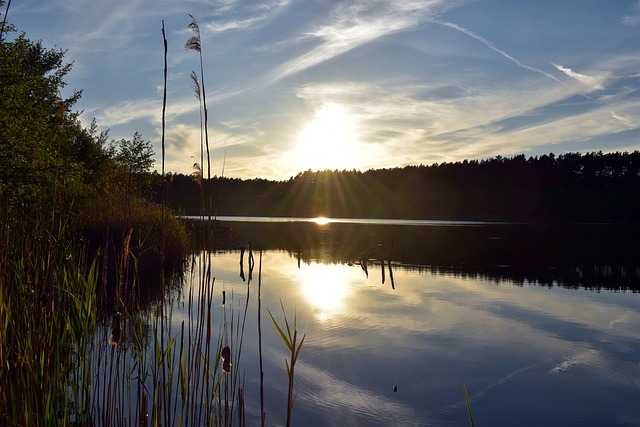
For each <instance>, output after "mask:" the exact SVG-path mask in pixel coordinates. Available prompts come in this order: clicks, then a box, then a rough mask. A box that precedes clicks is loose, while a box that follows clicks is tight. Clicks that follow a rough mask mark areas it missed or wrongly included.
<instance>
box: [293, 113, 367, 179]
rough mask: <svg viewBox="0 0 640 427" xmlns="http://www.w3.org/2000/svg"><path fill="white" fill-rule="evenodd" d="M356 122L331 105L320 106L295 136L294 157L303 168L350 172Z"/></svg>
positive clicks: (353, 154) (354, 147) (354, 150)
mask: <svg viewBox="0 0 640 427" xmlns="http://www.w3.org/2000/svg"><path fill="white" fill-rule="evenodd" d="M356 124H357V123H356V119H355V118H354V117H353V116H352V115H351V114H350V113H349V111H348V110H347V109H346V108H344V107H342V106H340V105H338V104H335V103H327V104H324V105H323V106H322V107H321V108H320V109H319V110H317V111H316V113H315V117H314V119H313V121H311V122H310V123H308V124H307V125H306V126H305V127H303V128H302V130H301V131H300V133H299V134H298V137H297V147H296V152H297V153H296V154H297V157H298V161H299V162H300V164H301V166H302V167H303V168H304V169H312V170H324V169H352V168H353V167H354V166H353V160H354V159H355V155H356V144H357V143H358V134H357V126H356Z"/></svg>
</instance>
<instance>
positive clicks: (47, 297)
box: [0, 1, 187, 425]
mask: <svg viewBox="0 0 640 427" xmlns="http://www.w3.org/2000/svg"><path fill="white" fill-rule="evenodd" d="M3 3H4V2H2V1H0V6H2V5H3ZM7 9H8V7H7ZM5 18H6V16H5ZM64 55H65V52H64V51H63V50H59V49H48V48H46V47H45V46H44V45H43V43H42V42H41V41H32V40H29V39H28V38H27V37H26V35H25V34H18V33H16V31H15V29H14V28H13V27H12V25H11V24H10V23H8V22H5V21H4V20H3V24H2V32H1V33H0V64H2V65H1V66H0V242H1V243H0V389H2V393H0V424H2V425H59V424H60V423H63V424H64V423H70V422H71V423H72V422H76V423H78V424H82V423H84V422H88V420H89V418H85V417H88V416H89V406H88V405H89V400H88V399H87V396H88V393H90V388H91V387H90V384H91V382H90V381H91V378H90V375H91V369H90V368H89V366H90V364H91V361H90V360H87V359H86V358H87V357H88V355H90V352H89V351H88V348H89V346H90V345H92V342H93V341H92V340H93V338H94V334H95V331H96V325H97V322H98V320H99V316H100V315H101V314H102V309H103V308H104V306H103V304H104V303H105V302H106V299H105V298H103V297H104V295H105V294H106V293H107V281H111V280H112V278H111V277H110V276H114V278H115V279H116V281H117V282H118V283H119V284H120V285H126V286H132V285H133V284H135V283H139V281H140V280H141V277H142V273H143V272H153V273H154V274H155V275H156V277H159V276H160V275H161V272H162V271H163V270H165V271H168V270H169V269H172V268H175V267H177V266H179V265H181V263H182V261H183V259H184V257H185V255H186V249H187V236H186V232H185V229H184V226H183V225H182V224H181V223H179V221H178V220H177V219H176V218H175V217H174V216H171V215H168V216H167V217H166V218H163V215H162V208H161V206H159V205H158V204H157V203H155V202H153V201H152V200H151V197H150V195H149V191H150V185H151V184H152V181H154V180H155V181H160V177H159V176H158V175H157V174H153V173H151V169H152V166H153V161H152V156H153V150H152V147H151V143H150V142H149V141H145V140H144V139H143V138H142V135H140V134H134V135H133V138H132V139H131V140H129V139H121V140H119V141H115V140H111V141H109V138H108V134H107V132H100V131H98V127H97V124H96V123H95V122H93V123H92V124H91V125H90V126H89V127H88V128H87V127H85V126H83V124H82V123H81V121H80V118H79V115H80V113H79V112H78V111H75V110H74V105H75V104H76V102H77V101H78V100H79V99H80V96H81V91H79V90H72V91H67V90H66V89H65V77H66V76H67V74H68V73H69V72H70V71H71V64H69V63H66V62H65V59H64ZM63 93H67V95H66V96H64V95H63ZM163 236H164V237H165V238H162V237H163ZM165 242H169V243H168V244H165ZM155 283H156V285H155V286H156V287H157V288H160V284H161V283H162V281H160V280H157V281H156V282H155ZM83 425H84V424H83Z"/></svg>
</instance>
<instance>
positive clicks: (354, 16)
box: [268, 0, 445, 81]
mask: <svg viewBox="0 0 640 427" xmlns="http://www.w3.org/2000/svg"><path fill="white" fill-rule="evenodd" d="M444 3H445V2H444V1H443V0H423V1H411V2H408V1H407V2H398V3H393V4H390V3H389V2H387V1H380V0H378V1H371V2H349V3H340V4H339V5H338V6H337V7H336V8H335V9H334V10H333V12H332V13H331V14H330V16H329V17H328V18H327V23H326V24H323V25H320V26H318V27H317V28H315V29H312V30H310V31H308V32H306V33H305V35H304V36H303V37H301V38H300V39H299V41H300V42H306V41H315V42H319V45H318V46H316V47H315V48H313V49H312V50H310V51H309V52H307V53H305V54H303V55H301V56H298V57H296V58H294V59H292V60H290V61H287V62H285V63H284V64H282V65H281V66H279V67H277V68H276V69H275V70H274V71H273V73H272V74H271V76H270V77H269V78H268V80H269V81H277V80H280V79H282V78H284V77H287V76H290V75H292V74H295V73H298V72H300V71H303V70H306V69H308V68H310V67H313V66H315V65H318V64H320V63H322V62H324V61H327V60H329V59H331V58H334V57H336V56H338V55H341V54H343V53H345V52H348V51H350V50H352V49H354V48H356V47H358V46H362V45H364V44H366V43H368V42H371V41H373V40H375V39H378V38H380V37H383V36H385V35H388V34H392V33H396V32H398V31H403V30H406V29H409V28H412V27H414V26H416V25H417V24H418V23H420V22H421V21H422V20H424V19H425V18H426V17H429V16H433V15H435V13H437V12H438V11H440V10H441V9H442V8H443V5H444Z"/></svg>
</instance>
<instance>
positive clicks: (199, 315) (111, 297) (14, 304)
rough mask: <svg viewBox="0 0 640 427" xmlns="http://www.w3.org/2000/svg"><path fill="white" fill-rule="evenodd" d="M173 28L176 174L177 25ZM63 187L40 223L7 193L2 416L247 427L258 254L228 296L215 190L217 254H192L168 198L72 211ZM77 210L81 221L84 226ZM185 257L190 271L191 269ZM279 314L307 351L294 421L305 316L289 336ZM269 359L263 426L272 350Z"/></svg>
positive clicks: (9, 419)
mask: <svg viewBox="0 0 640 427" xmlns="http://www.w3.org/2000/svg"><path fill="white" fill-rule="evenodd" d="M189 28H191V29H192V30H193V31H194V32H195V34H196V35H195V36H194V37H192V38H190V39H189V42H188V45H187V47H188V49H191V50H195V51H197V52H198V53H199V54H200V83H198V79H197V78H196V79H194V82H195V83H196V84H198V88H199V89H198V93H199V94H201V98H200V96H198V99H199V101H200V102H201V103H202V104H201V105H202V107H201V108H202V110H201V111H202V113H203V116H202V117H203V119H202V118H201V122H202V126H203V127H204V141H205V143H206V144H205V145H206V157H207V174H208V178H209V179H208V183H210V182H211V179H210V174H211V172H210V168H211V166H210V155H209V138H208V131H207V120H208V115H207V106H206V96H205V88H204V69H203V65H202V51H201V45H200V33H199V28H198V26H197V23H196V22H195V19H193V17H192V22H191V24H190V25H189ZM162 30H163V31H162V32H163V40H164V42H165V43H164V45H165V98H164V99H163V126H162V129H163V136H162V141H163V144H162V145H163V150H162V158H163V165H162V170H163V177H162V178H163V180H164V156H165V153H164V128H165V123H164V110H165V107H166V56H167V44H166V38H165V35H164V23H163V28H162ZM205 145H203V144H201V150H202V149H204V146H205ZM203 162H204V153H203V152H201V164H202V163H203ZM202 178H203V177H202V173H201V175H200V181H201V182H203V181H204V180H203V179H202ZM54 180H55V181H56V182H57V181H58V176H57V175H56V177H55V179H54ZM63 182H64V180H63ZM62 187H63V188H62V190H61V191H60V193H55V194H54V195H53V200H52V203H51V211H50V212H46V211H45V212H44V213H43V212H40V213H38V214H37V215H34V219H31V218H27V219H25V218H24V216H23V215H20V213H19V212H18V211H17V210H15V206H14V205H13V204H12V203H13V202H8V201H7V200H8V199H7V200H4V199H3V200H1V201H0V202H1V203H0V214H2V218H4V219H3V220H2V222H1V223H0V227H1V228H0V243H1V244H0V390H2V393H0V425H7V426H13V425H16V426H22V425H25V426H26V425H29V426H32V425H33V426H54V425H56V426H57V425H75V426H151V425H152V426H187V425H197V426H234V425H239V426H244V425H245V423H246V416H245V408H246V401H245V399H246V396H245V393H244V379H243V376H242V372H243V370H242V349H243V344H244V343H243V340H244V333H245V328H246V326H247V325H246V323H247V312H248V307H249V301H250V298H251V286H252V280H253V270H254V266H255V260H254V256H253V251H252V249H251V247H250V246H249V248H248V251H247V252H246V253H247V262H248V272H247V274H246V276H245V272H244V255H245V251H242V252H241V258H240V276H241V278H242V280H243V281H245V279H246V293H245V294H244V295H238V296H236V295H234V294H233V293H232V294H231V295H230V297H229V301H230V302H231V303H230V304H229V303H228V302H227V296H226V294H225V290H224V289H223V290H221V292H217V287H216V283H215V277H214V274H213V271H214V267H213V265H212V264H213V262H212V259H213V249H212V248H213V241H212V240H213V233H212V230H213V228H214V221H213V220H212V219H211V214H210V212H211V200H212V198H211V188H210V187H209V188H207V190H208V191H207V193H208V194H207V196H208V197H206V198H205V197H204V192H203V193H201V203H202V204H203V207H202V209H201V211H202V212H203V214H202V219H203V221H202V227H201V230H199V231H198V235H199V236H201V237H204V238H203V239H202V240H203V241H204V243H205V246H204V249H203V250H201V251H198V252H196V253H193V254H192V255H191V257H190V259H189V261H190V262H189V263H185V262H184V261H185V260H184V258H183V256H184V254H185V253H186V247H187V242H186V239H185V234H184V225H183V224H180V223H179V222H178V221H177V220H176V218H175V217H174V216H172V215H167V214H166V212H165V206H164V203H163V205H162V206H157V205H153V204H150V203H148V202H145V201H144V200H143V199H142V198H140V199H138V198H127V205H126V215H123V214H122V212H120V211H121V210H122V209H118V208H117V207H115V208H114V207H113V204H112V203H111V202H112V201H113V200H107V199H106V198H105V199H100V200H95V201H93V202H94V203H93V204H91V205H88V206H87V209H86V210H85V211H84V212H83V213H82V214H78V212H71V210H70V207H68V209H69V211H68V212H65V211H63V210H62V206H66V205H65V204H63V203H62V201H63V198H64V196H65V192H64V186H62ZM0 190H1V189H0ZM5 194H7V193H5ZM2 195H3V193H2V192H0V196H2ZM163 195H164V188H163ZM163 199H164V197H163ZM205 203H208V211H209V216H208V218H207V220H206V221H205V220H204V219H205V218H204V210H205V209H204V204H205ZM90 206H92V207H93V208H92V209H89V207H90ZM23 213H24V212H23ZM9 218H19V219H18V220H10V219H9ZM64 218H73V219H74V221H75V222H74V224H73V231H70V230H69V229H68V227H67V224H66V222H65V220H64ZM261 261H262V257H260V262H261ZM185 265H190V266H191V268H188V266H187V267H186V268H178V267H184V266H185ZM149 271H155V272H156V273H158V274H157V275H155V276H153V275H148V274H147V273H148V272H149ZM167 271H173V272H174V274H170V275H167V274H166V272H167ZM185 281H188V284H189V286H185ZM258 283H259V286H260V285H261V269H260V271H259V273H258ZM149 289H155V290H156V292H149ZM259 289H260V288H258V299H259V298H260V295H259V292H260V290H259ZM158 290H159V292H158ZM145 291H146V294H145ZM218 298H220V299H221V301H222V304H221V305H222V307H220V305H219V304H217V303H216V301H220V300H219V299H218ZM235 298H244V305H240V306H238V307H239V308H237V309H236V308H234V307H236V305H235V304H234V301H235ZM174 301H179V304H181V305H182V308H183V309H184V311H186V313H187V315H186V319H185V320H183V321H182V322H181V323H180V325H179V327H178V326H176V324H175V322H174V321H173V318H174V312H173V310H174V307H175V305H174ZM258 309H259V310H260V301H258ZM218 310H221V312H219V311H218ZM283 314H284V308H283ZM220 315H221V316H222V320H221V321H220V323H216V320H215V319H216V317H220ZM272 319H273V321H274V325H275V327H276V328H277V329H278V330H279V331H280V333H281V335H282V337H283V340H284V342H285V344H286V345H287V347H288V348H289V349H290V350H291V349H293V350H295V351H293V350H292V352H291V360H290V362H287V367H288V374H289V393H288V402H287V408H288V410H287V425H289V424H290V419H291V409H292V407H293V392H292V390H293V374H294V366H295V362H296V360H297V358H298V356H299V354H300V350H301V347H302V344H303V342H304V337H303V338H302V340H301V341H300V342H298V341H297V330H296V325H295V320H294V332H293V335H291V332H290V326H289V323H288V321H287V319H286V315H285V325H286V330H287V334H288V335H285V334H284V333H283V330H282V329H281V328H280V326H279V324H278V323H277V322H276V321H275V318H273V317H272ZM258 322H259V324H258V327H259V328H261V323H260V320H258ZM259 345H261V343H259ZM259 363H260V374H261V378H260V381H261V397H260V401H261V405H260V406H261V420H262V424H263V425H264V422H265V418H266V412H265V410H264V405H263V396H262V381H263V372H262V353H261V351H260V361H259ZM289 363H290V364H289ZM289 366H290V369H289Z"/></svg>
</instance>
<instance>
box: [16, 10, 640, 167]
mask: <svg viewBox="0 0 640 427" xmlns="http://www.w3.org/2000/svg"><path fill="white" fill-rule="evenodd" d="M187 14H192V15H193V16H194V17H195V19H196V20H197V22H198V24H199V27H200V31H201V38H202V40H201V41H202V53H203V56H204V81H205V85H206V94H207V104H208V107H209V138H210V147H211V155H212V174H218V175H219V174H221V173H222V168H223V160H224V175H225V176H229V177H238V178H252V177H261V178H268V179H278V180H280V179H288V178H289V177H291V176H295V175H296V174H297V173H299V172H301V171H304V170H307V169H314V170H315V169H325V168H329V169H360V170H367V169H372V168H386V167H395V166H404V165H415V164H432V163H436V162H438V163H439V162H451V161H457V160H464V159H481V158H487V157H493V156H496V155H502V156H511V155H516V154H520V153H524V154H525V155H527V156H529V155H540V154H544V153H549V152H553V153H556V154H561V153H564V152H576V151H579V152H587V151H598V150H602V151H604V152H610V151H633V150H638V149H640V91H639V87H640V2H639V1H637V0H633V1H631V0H396V1H380V0H369V1H364V0H350V1H329V0H267V1H262V2H253V1H241V0H208V1H204V0H203V1H168V0H126V1H124V0H117V1H106V0H46V1H45V0H14V1H13V2H12V4H11V8H10V9H9V21H11V22H13V23H14V24H15V25H16V27H17V28H18V29H19V30H21V31H25V32H26V33H27V36H28V37H29V38H31V39H42V41H43V43H44V44H45V46H48V47H54V46H57V47H60V48H63V49H67V50H68V52H67V55H66V59H67V60H68V61H73V63H74V67H73V71H72V72H71V74H70V75H69V76H68V78H67V82H68V87H67V89H68V90H72V89H82V90H83V98H82V100H81V101H80V102H79V103H78V104H77V108H78V109H80V110H83V111H84V112H83V114H82V120H83V121H84V122H85V123H87V124H88V123H90V122H91V119H92V118H95V119H96V120H97V123H98V125H99V127H100V128H101V129H109V135H110V137H111V138H115V139H119V138H131V137H132V135H133V133H134V132H135V131H139V132H141V133H142V135H143V137H144V138H145V139H147V140H150V141H151V142H152V143H153V145H154V148H155V151H156V152H157V153H158V155H157V158H158V159H159V154H160V140H161V139H160V129H161V121H160V120H161V109H162V83H163V80H162V73H163V47H162V35H161V25H162V20H164V22H165V29H166V33H167V39H168V46H169V59H168V61H169V76H168V109H167V130H166V147H167V152H166V170H167V171H173V172H181V173H187V174H188V173H190V172H192V170H193V169H192V167H193V163H194V161H196V160H199V158H200V114H199V103H198V101H197V99H196V98H195V96H194V91H193V89H192V82H191V79H190V74H191V72H192V71H198V72H199V62H198V55H197V53H196V52H194V51H187V50H185V49H184V45H185V42H186V41H187V39H188V38H189V37H190V36H192V35H193V32H192V31H191V30H189V29H188V28H187V26H188V24H189V22H190V18H189V17H188V16H187ZM225 159H226V160H225ZM156 166H157V167H160V164H159V162H156Z"/></svg>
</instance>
